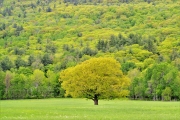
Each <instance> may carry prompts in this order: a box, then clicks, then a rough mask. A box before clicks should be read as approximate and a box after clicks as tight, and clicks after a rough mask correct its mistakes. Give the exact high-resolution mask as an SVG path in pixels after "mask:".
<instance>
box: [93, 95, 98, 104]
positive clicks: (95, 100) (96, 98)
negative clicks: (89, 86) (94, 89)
mask: <svg viewBox="0 0 180 120" xmlns="http://www.w3.org/2000/svg"><path fill="white" fill-rule="evenodd" d="M93 101H94V105H98V97H97V95H94V98H93Z"/></svg>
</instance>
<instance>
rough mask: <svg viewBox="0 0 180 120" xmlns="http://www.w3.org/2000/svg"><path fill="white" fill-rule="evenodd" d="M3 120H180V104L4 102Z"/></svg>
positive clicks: (66, 101) (54, 101)
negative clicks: (96, 104)
mask: <svg viewBox="0 0 180 120" xmlns="http://www.w3.org/2000/svg"><path fill="white" fill-rule="evenodd" d="M0 107H1V111H0V120H69V119H70V120H180V102H161V101H158V102H157V101H156V102H155V101H131V100H109V101H108V100H99V105H98V106H95V105H93V101H92V100H86V99H36V100H1V101H0Z"/></svg>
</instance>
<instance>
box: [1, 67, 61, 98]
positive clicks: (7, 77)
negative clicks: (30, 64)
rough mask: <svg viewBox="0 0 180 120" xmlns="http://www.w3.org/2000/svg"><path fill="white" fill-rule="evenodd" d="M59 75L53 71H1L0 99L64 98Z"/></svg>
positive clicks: (26, 69) (24, 69)
mask: <svg viewBox="0 0 180 120" xmlns="http://www.w3.org/2000/svg"><path fill="white" fill-rule="evenodd" d="M58 78H59V77H58V74H55V73H54V72H53V71H51V70H46V71H45V72H44V71H42V70H39V69H35V70H34V71H32V70H31V69H29V68H26V67H20V68H19V69H18V70H17V71H13V70H11V71H6V72H3V71H0V80H1V81H0V83H1V84H0V99H36V98H38V99H39V98H52V97H64V90H62V89H61V87H60V85H61V84H60V82H59V80H58Z"/></svg>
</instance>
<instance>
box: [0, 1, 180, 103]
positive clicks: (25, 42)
mask: <svg viewBox="0 0 180 120" xmlns="http://www.w3.org/2000/svg"><path fill="white" fill-rule="evenodd" d="M93 57H113V58H114V59H116V60H117V61H118V62H119V63H120V64H121V70H122V71H123V73H124V75H126V76H127V77H129V78H130V80H131V85H130V87H129V91H130V94H129V96H128V97H129V98H132V99H150V100H152V99H154V100H171V99H173V100H179V99H180V1H179V0H119V1H118V0H0V99H19V98H47V97H64V92H65V91H64V90H63V89H62V88H61V82H59V73H60V71H62V70H65V69H66V68H68V67H72V66H76V65H77V64H78V63H81V62H83V61H85V60H88V59H90V58H93Z"/></svg>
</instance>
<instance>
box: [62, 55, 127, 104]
mask: <svg viewBox="0 0 180 120" xmlns="http://www.w3.org/2000/svg"><path fill="white" fill-rule="evenodd" d="M60 81H62V87H63V88H64V89H65V90H66V95H71V96H73V97H86V98H91V99H93V101H94V104H95V105H98V98H110V99H111V98H114V97H122V96H127V95H128V93H129V91H128V90H127V87H128V86H129V84H130V81H129V79H128V78H127V77H126V76H124V75H123V73H122V71H121V70H120V64H119V63H118V62H117V61H116V60H115V59H113V58H92V59H90V60H87V61H84V62H83V63H81V64H79V65H77V66H75V67H71V68H68V69H66V70H64V71H62V72H61V73H60Z"/></svg>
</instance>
